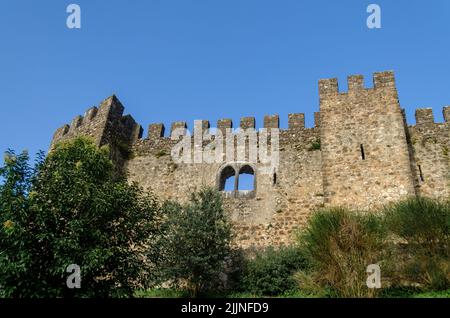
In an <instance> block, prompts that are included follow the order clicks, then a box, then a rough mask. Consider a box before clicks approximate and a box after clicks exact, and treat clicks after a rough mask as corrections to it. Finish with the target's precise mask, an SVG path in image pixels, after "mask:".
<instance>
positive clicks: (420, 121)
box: [415, 106, 450, 126]
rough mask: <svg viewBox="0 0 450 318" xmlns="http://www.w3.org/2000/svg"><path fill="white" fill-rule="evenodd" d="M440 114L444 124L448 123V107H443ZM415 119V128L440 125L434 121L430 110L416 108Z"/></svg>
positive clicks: (449, 112)
mask: <svg viewBox="0 0 450 318" xmlns="http://www.w3.org/2000/svg"><path fill="white" fill-rule="evenodd" d="M442 114H443V116H444V123H450V106H445V107H443V108H442ZM415 117H416V126H425V125H434V124H442V123H438V122H436V121H435V119H434V114H433V109H432V108H417V109H416V112H415Z"/></svg>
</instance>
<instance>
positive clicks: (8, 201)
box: [0, 138, 159, 297]
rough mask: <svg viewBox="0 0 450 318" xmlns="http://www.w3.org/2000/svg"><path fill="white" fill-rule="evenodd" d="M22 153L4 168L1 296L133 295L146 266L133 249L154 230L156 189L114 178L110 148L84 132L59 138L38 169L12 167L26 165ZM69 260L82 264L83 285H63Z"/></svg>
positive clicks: (0, 194)
mask: <svg viewBox="0 0 450 318" xmlns="http://www.w3.org/2000/svg"><path fill="white" fill-rule="evenodd" d="M26 159H27V158H23V159H22V158H21V157H18V159H17V160H14V161H11V160H9V161H6V166H5V167H3V168H2V170H1V172H2V176H3V177H4V178H5V183H4V185H3V186H2V187H1V188H0V190H1V191H0V204H1V208H2V210H1V212H0V217H1V220H2V221H3V220H5V221H3V222H4V226H3V227H1V228H0V237H1V245H0V248H1V250H0V268H1V270H0V287H1V288H0V293H1V294H2V296H4V297H107V296H123V295H132V293H133V290H134V288H135V286H136V284H138V283H140V282H141V281H143V277H142V276H143V275H145V276H147V274H148V272H145V271H143V268H145V266H144V265H145V264H146V263H145V262H144V261H145V260H144V259H143V258H142V257H141V256H140V254H138V251H139V249H140V248H142V246H143V245H144V244H145V245H149V244H150V243H151V240H152V237H154V236H155V233H156V229H157V227H156V224H157V220H158V211H159V208H158V204H157V202H156V200H155V199H154V197H153V196H151V195H147V194H144V193H143V192H142V190H141V189H140V188H138V187H137V186H136V185H129V184H128V183H127V182H126V181H125V180H121V179H119V180H118V179H116V177H114V173H113V166H112V163H111V161H110V160H109V153H108V151H107V149H100V150H99V149H97V148H96V147H95V145H94V144H93V143H92V142H90V141H89V140H87V139H85V138H79V139H76V140H73V141H71V142H66V143H62V144H59V145H57V146H56V148H55V149H54V150H53V151H52V152H51V153H50V154H49V155H48V157H47V158H46V159H45V160H44V161H43V162H42V163H41V164H39V165H38V167H37V173H34V174H30V173H28V172H26V173H25V172H21V173H19V174H17V173H13V172H14V171H19V170H20V171H27V170H29V169H28V168H24V162H26ZM19 175H20V176H21V177H18V176H19ZM17 189H20V191H19V192H20V196H17V194H19V192H18V190H17ZM14 202H16V204H12V203H14ZM17 206H20V208H17ZM70 264H77V265H79V266H80V268H81V289H69V288H67V287H66V278H67V276H68V274H67V273H66V268H67V266H68V265H70Z"/></svg>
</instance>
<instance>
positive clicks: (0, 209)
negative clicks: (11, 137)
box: [0, 150, 42, 297]
mask: <svg viewBox="0 0 450 318" xmlns="http://www.w3.org/2000/svg"><path fill="white" fill-rule="evenodd" d="M38 158H41V155H39V157H38ZM4 161H5V163H4V166H2V167H0V178H1V179H2V184H0V297H12V296H15V295H20V294H21V291H22V290H24V289H28V287H29V286H30V279H31V278H32V276H31V275H30V272H29V271H28V270H29V268H30V264H31V261H32V253H31V250H32V249H33V248H34V241H33V237H32V233H31V232H30V224H33V223H34V220H35V219H34V214H32V213H29V211H30V202H29V198H28V195H29V192H30V189H31V184H32V180H33V179H34V177H35V173H36V171H35V170H34V169H33V168H32V167H31V166H30V165H29V156H28V153H27V152H23V153H21V154H19V155H16V154H15V153H14V151H13V150H8V151H7V152H6V153H5V157H4ZM41 161H42V160H39V162H41ZM39 165H40V163H38V164H37V165H36V167H38V166H39Z"/></svg>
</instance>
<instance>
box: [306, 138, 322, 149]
mask: <svg viewBox="0 0 450 318" xmlns="http://www.w3.org/2000/svg"><path fill="white" fill-rule="evenodd" d="M320 149H321V143H320V139H319V138H318V139H316V140H314V141H313V142H312V143H311V145H310V146H309V148H308V151H315V150H320Z"/></svg>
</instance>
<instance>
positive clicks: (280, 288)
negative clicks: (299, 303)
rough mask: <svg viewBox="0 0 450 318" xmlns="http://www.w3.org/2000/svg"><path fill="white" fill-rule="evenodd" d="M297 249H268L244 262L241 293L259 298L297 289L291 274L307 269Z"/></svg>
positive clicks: (305, 262) (301, 254) (302, 256)
mask: <svg viewBox="0 0 450 318" xmlns="http://www.w3.org/2000/svg"><path fill="white" fill-rule="evenodd" d="M307 266H308V264H307V261H306V259H305V257H304V255H303V253H302V251H301V250H300V249H299V248H298V247H294V246H290V247H281V248H279V249H274V248H268V249H266V250H264V251H262V252H259V253H257V254H256V256H255V258H254V259H250V260H248V261H247V262H246V264H245V266H244V270H243V273H242V278H241V284H242V285H241V288H242V291H244V292H246V293H251V294H254V295H260V296H276V295H282V294H286V293H290V292H292V291H294V290H296V289H297V284H296V282H295V280H294V278H293V274H294V273H295V272H296V271H298V270H301V269H305V268H307Z"/></svg>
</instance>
